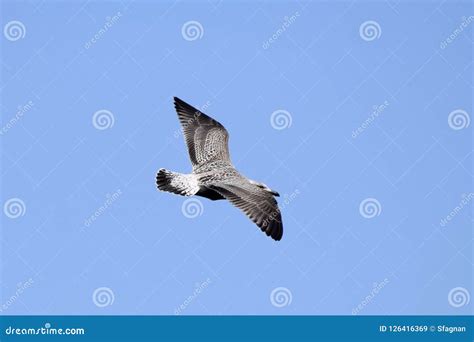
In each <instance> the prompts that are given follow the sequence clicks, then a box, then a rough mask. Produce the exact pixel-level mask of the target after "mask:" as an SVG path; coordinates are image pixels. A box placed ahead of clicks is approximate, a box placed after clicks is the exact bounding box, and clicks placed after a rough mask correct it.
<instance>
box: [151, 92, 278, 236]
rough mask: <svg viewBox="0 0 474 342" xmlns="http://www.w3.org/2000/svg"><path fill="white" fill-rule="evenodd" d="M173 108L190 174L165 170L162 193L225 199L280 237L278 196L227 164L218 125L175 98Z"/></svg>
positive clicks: (225, 139) (159, 177)
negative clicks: (190, 168)
mask: <svg viewBox="0 0 474 342" xmlns="http://www.w3.org/2000/svg"><path fill="white" fill-rule="evenodd" d="M174 100H175V107H176V111H177V113H178V118H179V121H180V123H181V126H182V128H183V133H184V138H185V140H186V144H187V146H188V152H189V157H190V159H191V164H192V165H193V172H192V173H191V174H181V173H176V172H172V171H168V170H165V169H160V170H159V171H158V174H157V177H156V180H157V185H158V188H159V189H160V190H162V191H167V192H172V193H175V194H178V195H182V196H192V195H196V196H201V197H206V198H208V199H210V200H213V201H215V200H220V199H227V200H229V201H230V202H231V203H232V204H233V205H234V206H236V207H238V208H239V209H241V210H242V211H244V213H245V214H246V215H247V216H248V217H249V218H250V219H251V220H252V221H254V222H255V223H256V224H257V225H258V226H259V227H260V229H262V231H264V232H265V233H266V234H267V235H269V236H271V237H272V238H273V239H275V240H280V239H281V237H282V235H283V224H282V220H281V213H280V210H279V208H278V204H277V202H276V200H275V198H274V197H273V196H279V194H278V193H277V192H276V191H273V190H271V189H270V188H268V187H267V186H266V185H265V184H263V183H259V182H256V181H253V180H250V179H247V178H246V177H244V176H243V175H241V174H240V173H239V172H238V171H237V170H236V169H235V168H234V166H233V165H232V162H231V161H230V155H229V149H228V141H229V134H228V133H227V130H226V129H225V128H224V126H222V125H221V124H220V123H219V122H217V121H216V120H214V119H212V118H211V117H209V116H207V115H206V114H204V113H201V112H200V111H199V110H197V109H196V108H194V107H192V106H190V105H189V104H187V103H186V102H184V101H182V100H180V99H178V98H176V97H175V99H174Z"/></svg>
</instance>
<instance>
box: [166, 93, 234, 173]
mask: <svg viewBox="0 0 474 342" xmlns="http://www.w3.org/2000/svg"><path fill="white" fill-rule="evenodd" d="M174 106H175V108H176V112H177V113H178V118H179V122H180V123H181V127H182V129H183V134H184V139H185V140H186V145H187V146H188V151H189V157H190V158H191V163H192V164H193V168H196V167H198V166H200V165H203V164H206V163H209V162H211V161H215V160H222V161H228V162H229V163H230V157H229V147H228V141H229V134H228V133H227V131H226V129H225V128H224V126H222V125H221V124H220V123H219V122H217V121H216V120H214V119H213V118H211V117H209V116H207V115H206V114H204V113H202V112H201V111H199V110H198V109H196V108H194V107H193V106H191V105H189V104H187V103H186V102H184V101H183V100H181V99H179V98H177V97H175V98H174Z"/></svg>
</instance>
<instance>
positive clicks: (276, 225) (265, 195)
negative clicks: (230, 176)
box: [210, 178, 283, 241]
mask: <svg viewBox="0 0 474 342" xmlns="http://www.w3.org/2000/svg"><path fill="white" fill-rule="evenodd" d="M210 187H211V188H212V189H213V190H215V191H217V192H218V193H220V194H221V195H222V196H224V197H225V198H226V199H227V200H229V201H230V202H231V203H232V204H233V205H234V206H236V207H237V208H239V209H240V210H242V211H243V212H244V213H245V214H246V215H247V216H248V217H249V218H250V219H251V220H252V221H253V222H255V223H256V224H257V226H259V227H260V229H261V230H262V231H263V232H265V233H266V234H267V235H268V236H271V237H272V238H273V239H274V240H277V241H278V240H281V237H282V236H283V223H282V220H281V213H280V209H279V208H278V203H277V201H276V200H275V198H274V197H273V195H272V194H271V193H269V192H267V191H265V190H263V189H261V188H259V187H258V186H256V185H254V184H251V183H250V182H249V181H248V180H246V179H245V178H237V179H235V180H234V181H231V182H226V183H225V184H224V183H217V184H214V185H212V186H210Z"/></svg>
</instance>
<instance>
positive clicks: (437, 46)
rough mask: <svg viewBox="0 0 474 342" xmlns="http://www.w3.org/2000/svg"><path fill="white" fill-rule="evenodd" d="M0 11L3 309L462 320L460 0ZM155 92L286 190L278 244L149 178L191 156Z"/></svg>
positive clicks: (467, 234)
mask: <svg viewBox="0 0 474 342" xmlns="http://www.w3.org/2000/svg"><path fill="white" fill-rule="evenodd" d="M0 13H1V15H0V16H1V17H0V18H1V28H2V33H3V34H2V36H1V40H0V43H1V71H2V73H1V78H0V96H1V113H2V131H1V144H2V148H1V154H2V167H1V172H2V184H1V195H2V201H1V204H2V207H3V208H4V210H3V212H2V218H1V222H2V228H1V246H2V248H1V253H2V258H1V304H2V313H9V314H174V313H180V314H349V315H350V314H351V313H357V314H468V313H472V302H469V303H468V299H469V297H470V295H471V294H472V290H473V288H472V270H473V264H472V255H473V254H472V248H473V236H472V233H473V230H472V192H473V191H474V189H473V184H472V176H473V170H472V165H473V164H472V124H471V125H470V126H468V123H469V122H470V119H471V117H472V114H473V113H472V87H473V84H472V61H473V55H472V44H473V38H472V30H473V25H474V22H473V21H474V18H472V17H470V16H472V15H474V12H473V8H472V2H468V1H464V2H458V1H456V2H451V1H446V2H440V1H431V2H430V1H411V2H410V3H408V2H405V1H401V2H396V1H379V2H350V1H338V2H318V1H313V2H308V1H298V2H296V1H294V2H290V1H279V2H269V1H268V2H258V1H252V2H250V1H247V2H245V1H239V2H237V1H234V2H220V1H200V2H192V3H191V2H186V1H181V2H169V1H166V2H164V1H163V2H159V3H158V2H156V3H155V2H151V1H122V2H120V1H110V2H99V1H88V2H84V1H45V2H38V3H34V2H31V1H24V2H20V1H3V2H2V5H1V11H0ZM173 96H178V97H180V98H182V99H183V100H185V101H187V102H189V103H191V104H193V105H194V106H196V107H203V106H204V107H205V109H204V112H206V113H207V114H209V115H211V116H213V117H214V118H216V119H217V120H218V121H220V122H221V123H222V124H223V125H225V127H226V128H227V130H228V131H229V132H230V151H231V156H232V159H233V161H234V164H235V165H236V167H237V168H238V169H239V170H240V171H241V172H242V173H243V174H245V175H246V176H248V177H250V178H252V179H255V180H260V181H263V182H265V183H266V184H267V185H269V186H270V187H271V188H273V189H275V190H277V191H278V192H279V193H280V194H281V195H282V197H280V199H279V202H280V204H281V205H282V203H285V198H287V199H288V200H287V202H288V203H285V204H284V205H282V206H283V208H282V212H283V220H284V229H285V232H284V236H283V239H282V241H280V242H274V241H272V240H271V239H269V238H267V237H266V236H265V235H264V234H262V233H261V232H260V230H259V229H258V228H257V227H256V226H255V225H254V224H253V223H252V222H251V221H250V220H248V219H247V218H246V217H245V216H244V215H243V214H242V213H240V212H239V211H238V210H237V209H236V208H233V207H232V206H231V205H230V204H229V203H228V202H225V201H218V202H211V201H208V200H206V199H200V200H199V201H200V202H193V203H191V204H193V205H195V207H194V208H197V213H196V214H195V215H194V213H193V212H188V211H185V213H186V214H187V216H191V217H186V215H184V214H183V211H182V207H183V203H184V201H185V198H183V197H179V196H175V195H171V194H167V193H163V192H158V191H157V190H156V187H155V173H156V171H157V170H158V169H159V168H161V167H165V168H168V169H171V170H175V171H180V172H189V171H190V170H191V165H190V162H189V160H188V157H187V153H186V148H185V144H184V141H183V139H182V137H181V136H180V135H179V123H178V120H177V116H176V114H175V112H174V108H173V103H172V97H173ZM19 106H20V107H21V109H19V108H18V107H19ZM374 107H375V108H374ZM95 113H97V114H96V115H95V116H94V114H95ZM272 113H275V114H273V118H274V119H275V120H274V121H273V122H272V121H271V118H272ZM451 113H452V114H451ZM450 114H451V115H450ZM94 117H95V120H94V119H93V118H94ZM272 123H273V125H272ZM275 127H276V128H275ZM464 202H465V203H464ZM456 208H457V209H456ZM188 209H189V208H188ZM191 209H192V206H191ZM192 216H196V217H192ZM447 217H448V218H449V220H448V219H447ZM443 219H445V220H446V221H443ZM30 279H31V280H30ZM19 289H21V291H19ZM272 293H273V295H272ZM12 298H13V299H12Z"/></svg>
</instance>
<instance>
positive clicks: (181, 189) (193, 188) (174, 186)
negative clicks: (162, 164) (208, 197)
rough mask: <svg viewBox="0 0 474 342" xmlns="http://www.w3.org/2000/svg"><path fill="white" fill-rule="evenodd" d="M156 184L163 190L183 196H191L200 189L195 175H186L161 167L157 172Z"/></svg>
mask: <svg viewBox="0 0 474 342" xmlns="http://www.w3.org/2000/svg"><path fill="white" fill-rule="evenodd" d="M156 185H157V186H158V189H160V190H161V191H167V192H172V193H174V194H178V195H182V196H191V195H194V194H195V193H196V192H198V191H199V186H198V184H197V181H196V179H195V177H194V176H193V175H184V174H182V173H178V172H172V171H169V170H166V169H160V170H159V171H158V173H157V174H156Z"/></svg>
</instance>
